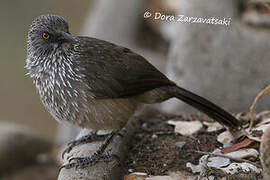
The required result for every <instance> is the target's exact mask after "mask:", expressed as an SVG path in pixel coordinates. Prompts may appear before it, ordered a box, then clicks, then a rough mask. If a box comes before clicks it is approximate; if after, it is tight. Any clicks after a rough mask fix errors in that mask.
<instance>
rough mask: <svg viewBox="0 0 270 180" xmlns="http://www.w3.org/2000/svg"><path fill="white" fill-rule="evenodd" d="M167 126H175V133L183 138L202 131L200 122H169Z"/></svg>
mask: <svg viewBox="0 0 270 180" xmlns="http://www.w3.org/2000/svg"><path fill="white" fill-rule="evenodd" d="M168 124H170V125H174V126H175V129H174V131H175V133H179V134H181V135H184V136H191V135H192V134H194V133H196V132H198V131H199V130H201V129H202V127H203V125H202V123H201V122H200V121H173V120H169V121H168Z"/></svg>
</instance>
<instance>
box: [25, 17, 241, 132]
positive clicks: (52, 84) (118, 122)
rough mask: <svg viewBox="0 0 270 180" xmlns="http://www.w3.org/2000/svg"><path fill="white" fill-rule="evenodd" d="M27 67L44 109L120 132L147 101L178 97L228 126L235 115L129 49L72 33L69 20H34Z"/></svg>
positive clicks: (89, 125)
mask: <svg viewBox="0 0 270 180" xmlns="http://www.w3.org/2000/svg"><path fill="white" fill-rule="evenodd" d="M26 68H27V69H28V70H29V75H30V76H31V77H32V78H33V81H34V84H35V85H36V87H37V89H38V92H39V94H40V97H41V100H42V102H43V104H44V105H45V107H46V109H47V110H48V111H49V112H50V113H51V115H52V116H53V117H54V118H55V119H56V120H58V121H67V122H70V123H73V124H76V125H78V126H80V127H84V128H89V129H93V130H100V129H107V130H113V131H118V130H120V129H121V128H122V127H123V126H124V125H125V124H126V122H127V121H128V119H129V117H130V116H131V115H132V114H133V113H134V111H135V110H136V109H137V107H138V106H139V105H140V104H143V103H157V102H161V101H164V100H167V99H169V98H172V97H176V98H179V99H181V100H183V101H185V102H186V103H188V104H190V105H191V106H193V107H195V108H197V109H198V110H200V111H202V112H204V113H206V114H207V115H209V116H210V117H212V118H213V119H215V120H217V121H219V122H220V123H222V124H224V125H226V126H229V127H230V128H238V122H237V120H236V119H235V118H234V117H233V116H232V115H230V114H229V113H227V112H226V111H224V110H223V109H221V108H220V107H218V106H216V105H214V104H213V103H211V102H209V101H207V100H206V99H204V98H202V97H200V96H197V95H195V94H193V93H191V92H189V91H187V90H184V89H182V88H180V87H178V86H176V85H175V83H174V82H172V81H170V80H169V79H168V78H167V77H166V76H165V75H163V74H162V73H161V72H160V71H158V70H157V69H156V68H155V67H154V66H152V65H151V64H150V63H149V62H147V61H146V60H145V59H144V58H143V57H142V56H140V55H138V54H136V53H134V52H132V51H131V50H129V49H127V48H124V47H121V46H118V45H115V44H112V43H109V42H106V41H103V40H99V39H95V38H90V37H80V36H78V37H73V36H71V34H70V33H69V31H68V24H67V23H66V21H65V20H64V19H63V18H61V17H59V16H55V15H42V16H40V17H38V18H37V19H36V20H34V21H33V23H32V25H31V27H30V30H29V34H28V44H27V61H26Z"/></svg>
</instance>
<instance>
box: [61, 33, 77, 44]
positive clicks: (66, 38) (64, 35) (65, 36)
mask: <svg viewBox="0 0 270 180" xmlns="http://www.w3.org/2000/svg"><path fill="white" fill-rule="evenodd" d="M61 35H62V37H61V39H62V40H64V41H69V42H77V40H76V39H75V38H74V37H73V36H72V35H71V34H69V33H67V32H61Z"/></svg>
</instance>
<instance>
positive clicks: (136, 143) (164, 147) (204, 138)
mask: <svg viewBox="0 0 270 180" xmlns="http://www.w3.org/2000/svg"><path fill="white" fill-rule="evenodd" d="M205 118H206V117H205V116H203V115H202V114H194V113H193V114H192V113H184V114H181V115H177V116H176V115H174V116H172V115H166V114H162V113H160V112H155V113H150V114H149V113H148V114H146V115H144V116H141V117H139V122H140V124H141V127H142V128H141V129H139V130H138V131H137V132H136V133H135V135H134V139H133V142H132V146H131V147H130V151H129V154H128V159H127V160H126V164H127V167H128V168H127V169H128V171H129V172H145V173H147V174H149V175H164V174H166V172H168V171H180V170H181V171H190V169H188V168H187V167H186V163H187V162H191V163H193V164H198V160H199V159H200V157H201V156H202V155H201V154H198V153H195V152H194V151H205V152H211V151H213V150H214V149H216V148H217V147H220V146H221V144H220V143H219V142H217V141H216V139H217V134H219V133H220V131H219V132H214V133H208V132H206V131H201V132H198V133H197V134H196V135H194V136H193V137H185V136H181V135H177V134H175V133H174V127H173V126H171V125H168V124H167V121H168V120H171V119H173V120H179V121H191V120H200V121H203V120H204V121H205V120H206V119H205ZM177 142H185V145H184V146H183V147H182V148H179V147H177V146H176V145H175V143H177Z"/></svg>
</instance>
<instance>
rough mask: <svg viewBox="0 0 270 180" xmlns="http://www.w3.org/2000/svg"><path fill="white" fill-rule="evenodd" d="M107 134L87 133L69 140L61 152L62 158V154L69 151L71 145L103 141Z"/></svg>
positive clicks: (71, 147)
mask: <svg viewBox="0 0 270 180" xmlns="http://www.w3.org/2000/svg"><path fill="white" fill-rule="evenodd" d="M108 136H110V134H105V135H97V134H96V133H92V132H91V133H89V134H88V135H86V136H83V137H81V138H79V139H77V140H73V141H71V142H69V143H68V147H67V148H66V149H65V150H64V151H63V152H62V155H61V157H62V159H64V156H65V154H66V153H69V152H70V151H71V150H72V149H73V147H75V146H77V145H80V144H86V143H90V142H94V141H103V140H104V139H106V138H107V137H108Z"/></svg>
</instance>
